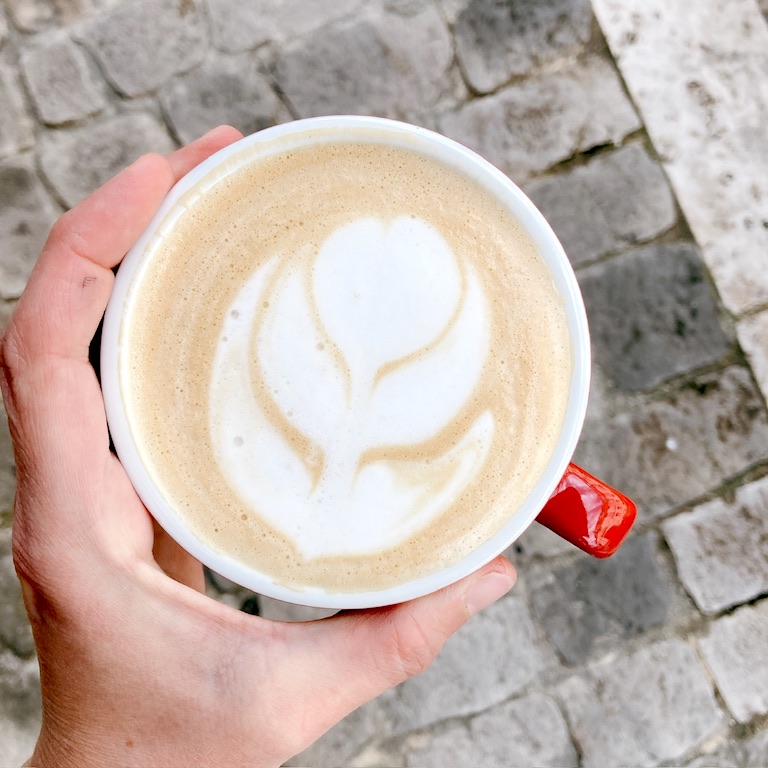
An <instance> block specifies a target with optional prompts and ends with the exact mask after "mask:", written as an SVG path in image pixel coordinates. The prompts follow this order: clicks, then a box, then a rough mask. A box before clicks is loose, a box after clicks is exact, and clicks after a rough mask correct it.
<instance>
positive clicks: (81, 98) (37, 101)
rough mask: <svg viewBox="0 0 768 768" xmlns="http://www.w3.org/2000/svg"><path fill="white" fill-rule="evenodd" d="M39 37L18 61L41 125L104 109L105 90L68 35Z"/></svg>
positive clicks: (68, 119)
mask: <svg viewBox="0 0 768 768" xmlns="http://www.w3.org/2000/svg"><path fill="white" fill-rule="evenodd" d="M42 37H43V39H42V40H40V41H39V42H37V41H36V45H35V46H34V47H32V48H30V49H29V50H27V51H25V52H24V54H23V55H22V59H21V67H22V71H23V73H24V78H25V80H26V83H27V88H29V92H30V95H31V97H32V101H33V103H34V105H35V108H36V109H37V113H38V115H40V119H41V120H42V121H43V122H44V123H53V124H57V123H67V122H70V121H72V120H79V119H81V118H84V117H88V115H92V114H94V113H95V112H98V111H99V110H101V109H102V108H103V107H104V106H105V105H106V97H105V95H104V87H103V85H102V84H101V83H100V82H99V81H98V80H97V79H96V76H95V74H94V73H93V72H92V71H91V69H90V67H89V64H88V61H87V59H86V57H85V55H84V54H83V52H82V50H81V49H80V48H79V47H78V46H77V45H76V44H75V43H74V42H73V41H72V39H71V38H70V37H69V36H68V35H62V34H58V33H54V34H53V35H46V36H42Z"/></svg>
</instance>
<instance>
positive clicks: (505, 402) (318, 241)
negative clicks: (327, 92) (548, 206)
mask: <svg viewBox="0 0 768 768" xmlns="http://www.w3.org/2000/svg"><path fill="white" fill-rule="evenodd" d="M182 204H184V205H187V206H188V209H187V210H186V211H185V212H184V213H183V214H182V215H181V216H180V217H179V219H178V221H177V222H176V224H175V225H174V227H173V231H172V233H171V234H168V235H166V236H165V237H164V238H163V240H162V241H160V243H159V244H158V245H157V248H156V249H155V252H154V256H153V261H152V264H151V266H149V267H148V268H147V269H145V270H143V273H142V274H141V276H140V278H137V281H136V283H135V284H134V285H133V286H132V288H131V297H132V301H133V305H132V310H131V313H130V316H129V318H128V319H127V320H126V321H125V322H124V324H123V328H122V330H121V341H122V344H123V347H122V348H123V351H122V354H121V358H120V376H121V386H122V388H123V392H124V395H125V399H126V407H127V413H128V417H129V423H130V426H131V430H132V433H133V437H134V439H135V441H136V443H137V445H138V447H139V451H140V453H141V455H142V458H143V460H144V461H145V462H146V464H147V466H148V467H149V470H150V474H151V476H152V477H153V479H154V482H155V483H156V484H157V486H158V488H159V489H160V491H161V493H162V494H164V496H165V497H166V499H167V500H168V501H169V502H170V504H171V505H172V507H173V508H175V509H176V510H177V512H178V514H179V515H180V516H181V517H182V518H183V519H184V520H185V522H186V524H187V526H188V527H189V528H190V529H191V530H192V531H193V532H194V533H195V534H196V535H197V536H198V537H199V538H200V539H201V540H202V541H203V542H205V543H207V544H208V545H209V546H210V547H211V548H212V549H214V550H217V551H220V552H224V553H226V554H228V555H230V556H231V557H234V558H235V559H238V560H240V561H242V562H243V563H245V564H247V565H249V566H252V567H253V568H255V569H257V570H258V571H260V572H262V573H266V574H269V575H270V576H272V577H273V578H274V580H275V581H276V582H278V583H281V584H283V585H287V586H289V587H292V588H295V589H297V590H301V589H303V588H306V587H307V586H317V587H320V588H323V589H326V590H328V591H370V590H377V589H384V588H388V587H392V586H395V585H397V584H400V583H402V582H405V581H409V580H412V579H414V578H416V577H420V576H423V575H426V574H428V573H431V572H434V571H437V570H440V569H442V568H444V567H445V566H447V565H450V564H453V563H455V562H457V561H458V560H459V559H461V558H462V557H464V556H465V555H467V554H468V553H469V552H470V551H472V550H473V549H475V548H476V547H477V546H478V545H479V544H481V543H482V542H484V541H486V540H487V539H488V538H490V537H491V536H492V535H493V534H494V533H496V532H497V531H498V530H499V528H500V527H501V526H502V525H503V524H504V523H505V522H506V521H507V520H508V519H509V518H510V517H511V516H512V515H514V514H515V512H516V510H517V509H518V507H519V506H520V504H521V503H522V501H523V500H524V499H525V498H526V496H527V494H528V493H529V491H530V490H531V488H532V487H533V486H534V484H535V483H536V481H537V480H538V478H539V477H540V476H541V474H542V472H543V470H544V468H545V466H546V464H547V462H548V460H549V458H550V456H551V453H552V451H553V449H554V447H555V444H556V442H557V440H558V435H559V431H560V429H561V425H562V422H563V418H564V414H565V409H566V401H567V393H568V385H569V380H570V373H571V365H572V361H571V354H572V353H571V344H570V339H569V335H568V330H567V327H566V320H565V311H564V307H563V303H562V300H561V298H560V296H559V294H558V293H557V291H556V289H555V286H554V283H553V280H552V277H551V275H550V273H549V271H548V268H547V267H546V265H545V264H544V261H543V259H542V258H541V256H540V255H539V253H538V252H537V249H536V247H535V245H534V244H533V243H532V242H531V240H530V239H529V237H528V236H527V235H526V233H525V232H524V231H523V230H522V229H521V227H520V225H519V224H518V222H517V221H516V220H515V219H514V218H513V217H512V216H511V215H510V214H509V213H507V212H506V211H505V210H504V209H503V208H502V206H501V205H500V204H498V203H497V202H496V201H495V199H494V198H493V197H492V196H491V195H490V194H489V193H487V192H486V191H485V190H483V189H482V188H481V187H480V186H479V185H477V184H476V183H475V182H473V181H470V180H468V179H466V178H465V177H463V176H461V175H459V174H458V173H456V172H455V171H452V170H450V169H447V168H446V167H443V166H442V165H440V164H438V163H436V162H435V161H434V160H431V159H429V158H425V157H423V156H421V155H419V154H417V153H415V152H411V151H408V150H404V149H396V148H390V147H385V146H380V145H376V144H365V143H351V142H350V143H331V144H321V145H316V146H313V147H309V148H305V149H300V150H297V151H291V152H290V153H288V154H284V155H280V156H276V157H273V158H268V159H260V160H258V161H257V162H253V163H252V164H251V165H249V166H247V167H244V168H241V169H240V170H237V171H235V172H233V173H232V174H231V175H229V176H228V177H227V178H226V179H225V180H223V181H221V182H219V183H218V184H217V185H215V186H214V187H213V188H212V189H211V190H210V191H208V192H207V193H206V194H205V195H204V196H202V197H201V198H199V199H198V200H197V201H194V200H192V199H191V198H190V199H188V200H186V201H182ZM404 215H405V216H408V215H415V216H417V217H420V218H421V219H423V220H424V221H425V222H427V223H428V224H430V225H431V226H432V227H434V228H435V229H436V230H437V231H438V232H439V233H440V234H441V235H442V236H443V237H444V238H445V240H446V241H447V242H448V243H449V244H450V246H451V248H452V249H453V252H454V254H455V256H456V258H457V261H458V262H459V264H460V265H466V264H470V265H472V266H473V267H474V271H475V272H476V273H477V275H478V276H479V278H480V281H481V283H482V286H483V289H484V291H485V295H486V299H487V304H488V306H489V307H490V311H491V315H492V317H491V333H492V338H491V344H490V353H489V355H488V358H487V360H486V362H485V365H484V368H483V372H482V375H481V378H480V381H479V384H478V386H477V388H476V390H475V392H474V394H473V396H472V398H471V400H470V401H469V402H468V403H467V404H466V406H465V407H464V408H463V410H462V411H461V412H460V413H459V414H458V416H457V418H456V419H455V420H454V421H453V422H452V423H451V424H450V425H449V426H448V427H447V428H446V429H445V430H444V431H443V432H442V433H441V434H440V435H438V436H437V437H436V438H434V439H432V440H430V441H429V442H428V443H426V444H425V445H424V446H423V449H422V448H420V447H419V446H412V445H409V446H402V458H403V460H405V461H407V460H409V459H413V457H414V456H418V455H421V456H422V458H429V456H430V452H431V451H437V453H438V454H439V453H440V452H443V451H445V449H446V446H451V445H453V444H455V443H456V442H457V441H458V440H460V439H461V437H462V436H463V435H464V434H466V431H467V429H468V428H469V427H470V426H471V425H472V424H473V423H474V422H475V420H476V419H477V418H478V416H479V415H480V414H482V413H484V412H486V411H490V412H491V414H492V416H493V420H494V436H493V442H492V445H491V448H490V452H489V455H488V458H487V460H486V462H485V464H484V466H483V467H482V470H481V471H480V472H479V474H478V476H477V477H476V479H475V480H474V481H472V482H471V483H470V485H469V486H468V487H466V488H464V490H463V491H462V492H461V495H460V496H458V497H457V498H456V499H455V502H454V503H453V504H452V506H451V507H450V508H449V509H448V510H447V511H446V512H445V513H444V514H442V515H441V516H440V517H439V518H438V519H437V520H435V521H434V522H433V523H431V524H428V525H427V526H426V527H425V528H423V529H422V530H419V531H418V532H417V533H416V534H415V535H414V536H412V538H411V539H410V540H408V541H406V542H405V543H403V544H401V545H399V546H396V547H394V548H391V549H386V550H383V551H381V552H378V553H376V554H373V555H365V556H354V557H327V558H321V559H315V560H305V559H304V558H302V556H301V555H300V554H299V552H298V551H297V549H296V548H295V547H294V546H293V545H292V543H291V542H290V541H288V540H287V539H286V538H285V537H284V536H283V535H281V534H280V533H279V532H278V531H276V530H274V529H273V528H272V527H270V526H269V525H268V524H267V523H266V522H265V521H264V519H263V518H262V517H261V516H260V511H259V509H253V508H250V507H249V506H248V505H247V504H246V503H245V502H244V501H243V500H242V499H241V498H240V497H239V496H238V494H237V493H236V492H235V491H234V490H233V489H232V488H231V487H230V486H229V485H228V483H227V481H226V479H225V478H224V476H223V475H222V474H221V473H220V471H219V469H218V465H217V462H216V460H215V458H214V454H213V448H212V441H211V436H210V434H209V429H210V427H209V397H210V393H209V390H210V381H211V361H212V360H213V359H214V353H215V349H216V344H217V340H218V338H219V336H220V334H221V330H222V325H223V322H224V318H225V316H226V313H227V311H228V308H229V307H230V306H231V305H232V303H233V301H234V299H235V297H236V295H237V294H238V292H239V289H240V288H241V287H242V286H243V285H244V283H245V282H246V281H247V280H248V278H249V277H250V276H251V275H252V274H253V273H254V271H255V270H256V269H257V268H259V267H260V266H261V265H263V264H265V263H266V262H267V261H269V260H270V259H271V258H272V257H273V256H274V255H275V254H283V255H284V256H283V257H284V258H289V256H285V255H290V254H292V253H306V249H307V244H309V245H310V247H311V248H313V249H319V248H320V246H321V245H322V244H323V242H325V240H326V239H327V238H328V236H329V235H331V233H333V232H334V231H336V230H337V229H338V228H339V227H340V226H343V225H344V224H346V223H349V222H352V221H355V220H357V219H359V218H363V217H377V218H378V219H380V220H382V221H384V222H386V221H388V220H392V219H394V218H395V217H399V216H404ZM267 298H268V297H267ZM445 386H446V387H450V382H449V381H447V382H445ZM435 397H436V398H437V397H439V392H438V393H435ZM318 407H320V408H322V407H323V404H322V403H318ZM397 452H398V446H388V447H387V454H388V455H389V456H390V457H396V456H397Z"/></svg>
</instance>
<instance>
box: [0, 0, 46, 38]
mask: <svg viewBox="0 0 768 768" xmlns="http://www.w3.org/2000/svg"><path fill="white" fill-rule="evenodd" d="M4 5H5V7H6V8H7V9H8V12H9V13H10V14H11V19H12V21H13V23H14V24H15V25H16V26H17V27H18V28H19V29H21V30H22V31H24V32H37V31H38V30H39V29H41V28H43V27H44V26H46V25H47V24H50V23H51V22H52V21H54V20H55V14H54V7H53V5H52V3H51V2H50V0H5V3H4Z"/></svg>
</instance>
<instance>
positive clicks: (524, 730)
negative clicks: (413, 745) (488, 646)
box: [406, 693, 579, 768]
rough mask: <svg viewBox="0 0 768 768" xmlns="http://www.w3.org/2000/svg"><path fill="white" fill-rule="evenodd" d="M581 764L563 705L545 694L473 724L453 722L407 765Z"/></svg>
mask: <svg viewBox="0 0 768 768" xmlns="http://www.w3.org/2000/svg"><path fill="white" fill-rule="evenodd" d="M578 764H579V759H578V755H577V754H576V750H575V749H574V746H573V742H572V741H571V737H570V735H569V733H568V726H567V725H566V723H565V720H564V719H563V715H562V713H561V712H560V709H559V708H558V706H557V704H556V703H555V702H554V701H553V700H552V699H551V698H550V697H549V696H545V695H544V694H541V693H533V694H531V695H529V696H524V697H522V698H520V699H515V700H513V701H510V702H508V703H505V704H500V705H498V706H496V707H493V708H491V709H489V710H488V711H487V712H484V713H483V714H481V715H478V716H477V717H475V718H473V719H472V720H470V722H469V723H467V724H464V723H457V724H453V725H451V726H449V727H448V728H447V729H446V730H443V731H441V732H440V733H438V735H436V736H435V737H434V738H431V739H429V740H428V742H427V744H425V746H424V747H422V748H421V749H416V750H413V751H412V752H411V753H410V754H408V755H407V759H406V765H408V766H420V767H421V766H423V767H424V768H444V767H445V766H473V765H477V766H483V768H494V767H495V766H498V768H517V767H518V766H519V768H529V766H534V765H535V766H558V767H560V768H565V766H577V765H578Z"/></svg>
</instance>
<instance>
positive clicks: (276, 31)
mask: <svg viewBox="0 0 768 768" xmlns="http://www.w3.org/2000/svg"><path fill="white" fill-rule="evenodd" d="M361 5H362V0H312V2H311V3H308V2H306V0H251V2H249V3H248V4H247V5H246V4H244V3H243V2H242V0H207V7H208V13H209V16H210V18H211V25H212V28H213V40H214V43H215V45H216V46H217V47H218V48H220V49H221V50H223V51H231V52H237V51H245V50H248V49H252V48H256V47H257V46H259V45H262V44H263V43H266V42H275V41H284V40H286V39H294V38H296V37H301V36H302V35H306V34H307V33H308V32H312V31H314V30H315V29H318V28H319V27H322V26H323V25H325V24H328V23H329V22H331V21H334V20H336V19H340V18H342V17H344V16H346V15H348V14H349V13H351V12H352V11H354V10H356V9H357V8H359V7H360V6H361Z"/></svg>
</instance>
